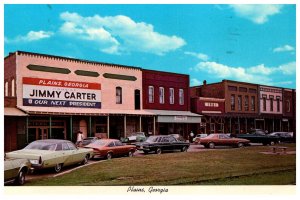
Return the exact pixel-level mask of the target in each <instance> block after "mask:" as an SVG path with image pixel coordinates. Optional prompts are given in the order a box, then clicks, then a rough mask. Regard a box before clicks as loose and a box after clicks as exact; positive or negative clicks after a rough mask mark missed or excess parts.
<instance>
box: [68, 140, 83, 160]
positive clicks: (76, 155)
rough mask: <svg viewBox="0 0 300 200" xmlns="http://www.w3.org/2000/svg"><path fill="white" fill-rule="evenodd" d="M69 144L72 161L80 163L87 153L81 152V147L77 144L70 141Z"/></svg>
mask: <svg viewBox="0 0 300 200" xmlns="http://www.w3.org/2000/svg"><path fill="white" fill-rule="evenodd" d="M67 145H68V146H69V149H70V156H71V162H72V163H79V162H81V161H83V159H84V157H85V154H84V153H83V152H81V151H80V149H78V148H76V146H75V145H74V144H73V143H71V142H68V143H67Z"/></svg>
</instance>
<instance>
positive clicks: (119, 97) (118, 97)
mask: <svg viewBox="0 0 300 200" xmlns="http://www.w3.org/2000/svg"><path fill="white" fill-rule="evenodd" d="M116 103H117V104H122V88H121V87H116Z"/></svg>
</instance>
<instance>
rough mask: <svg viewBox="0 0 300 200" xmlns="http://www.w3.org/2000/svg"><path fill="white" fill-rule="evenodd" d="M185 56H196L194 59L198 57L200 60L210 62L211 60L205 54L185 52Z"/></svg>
mask: <svg viewBox="0 0 300 200" xmlns="http://www.w3.org/2000/svg"><path fill="white" fill-rule="evenodd" d="M184 54H186V55H191V56H194V57H196V58H198V59H200V60H203V61H208V60H209V57H208V55H206V54H204V53H195V52H190V51H186V52H184Z"/></svg>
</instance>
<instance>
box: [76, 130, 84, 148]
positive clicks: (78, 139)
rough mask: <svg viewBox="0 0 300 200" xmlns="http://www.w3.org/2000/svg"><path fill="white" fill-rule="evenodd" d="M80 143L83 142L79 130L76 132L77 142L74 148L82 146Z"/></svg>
mask: <svg viewBox="0 0 300 200" xmlns="http://www.w3.org/2000/svg"><path fill="white" fill-rule="evenodd" d="M82 142H83V134H82V132H81V131H80V130H79V131H78V132H77V141H76V146H78V147H79V146H81V145H82Z"/></svg>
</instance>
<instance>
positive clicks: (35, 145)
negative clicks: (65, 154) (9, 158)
mask: <svg viewBox="0 0 300 200" xmlns="http://www.w3.org/2000/svg"><path fill="white" fill-rule="evenodd" d="M56 146H57V144H49V143H46V142H39V141H35V142H32V143H30V144H29V145H27V146H26V147H25V148H24V149H36V150H46V151H55V150H56Z"/></svg>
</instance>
